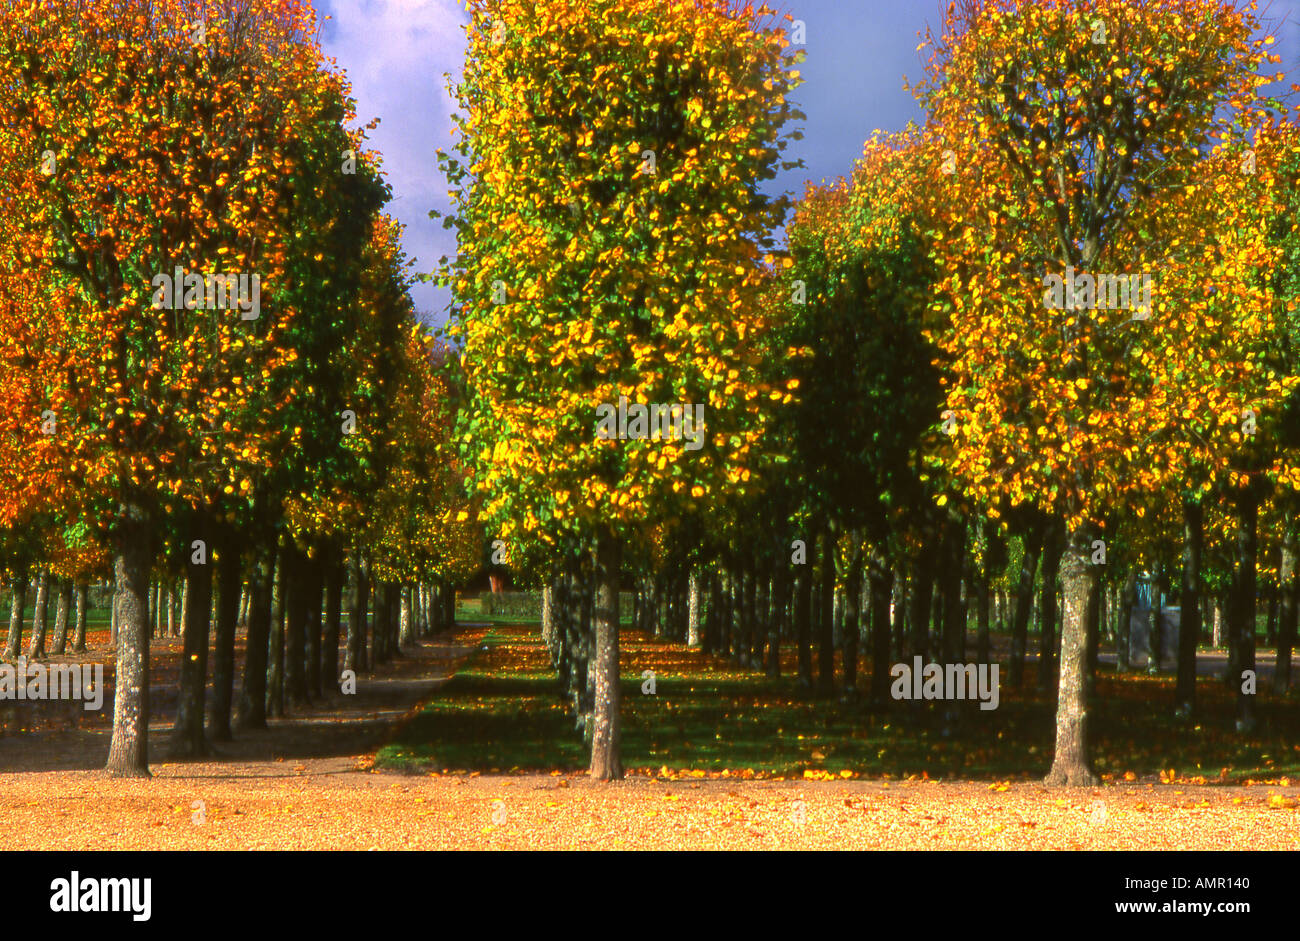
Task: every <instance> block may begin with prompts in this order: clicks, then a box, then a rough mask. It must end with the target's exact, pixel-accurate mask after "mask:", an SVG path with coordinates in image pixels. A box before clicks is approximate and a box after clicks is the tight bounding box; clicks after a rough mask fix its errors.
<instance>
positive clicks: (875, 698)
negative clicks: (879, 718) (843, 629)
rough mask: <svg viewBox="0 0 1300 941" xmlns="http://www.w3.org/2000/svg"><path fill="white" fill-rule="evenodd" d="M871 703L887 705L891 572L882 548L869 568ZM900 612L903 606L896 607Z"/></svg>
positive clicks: (892, 580) (891, 593) (892, 573)
mask: <svg viewBox="0 0 1300 941" xmlns="http://www.w3.org/2000/svg"><path fill="white" fill-rule="evenodd" d="M868 577H869V579H870V582H871V604H870V606H869V608H868V610H869V611H870V616H871V701H872V702H873V703H874V704H875V705H876V706H878V707H879V706H885V705H887V704H888V703H889V680H890V676H889V666H890V664H889V633H890V623H889V606H890V601H891V599H892V598H893V593H894V570H893V568H892V567H891V566H890V564H889V559H888V557H887V556H886V554H885V552H884V551H883V550H882V549H879V548H876V549H872V552H871V567H870V569H869V572H868ZM898 607H899V609H900V611H901V609H902V605H899V606H898Z"/></svg>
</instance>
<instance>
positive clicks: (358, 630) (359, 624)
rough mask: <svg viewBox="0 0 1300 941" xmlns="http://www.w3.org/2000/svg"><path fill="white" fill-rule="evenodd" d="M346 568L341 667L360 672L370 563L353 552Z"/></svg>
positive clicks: (362, 662) (364, 649)
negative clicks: (345, 643)
mask: <svg viewBox="0 0 1300 941" xmlns="http://www.w3.org/2000/svg"><path fill="white" fill-rule="evenodd" d="M348 568H349V575H350V576H351V584H350V586H349V591H348V647H347V652H346V653H345V654H344V656H343V669H344V670H352V671H354V672H356V673H361V672H362V671H363V670H365V669H366V617H367V615H368V613H369V607H370V564H369V563H368V562H367V561H366V560H364V559H361V558H360V557H359V555H358V554H357V553H356V552H353V553H352V556H351V558H350V559H349V561H348ZM335 682H337V679H336V680H335Z"/></svg>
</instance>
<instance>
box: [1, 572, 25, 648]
mask: <svg viewBox="0 0 1300 941" xmlns="http://www.w3.org/2000/svg"><path fill="white" fill-rule="evenodd" d="M9 584H10V591H11V595H12V600H11V602H10V607H9V637H8V639H7V640H6V642H5V659H7V660H16V659H18V654H19V653H21V652H22V649H23V618H24V617H25V616H26V611H27V569H26V568H25V567H24V568H22V569H20V570H19V572H18V574H17V575H15V576H14V577H13V580H12V581H11V582H10V583H9Z"/></svg>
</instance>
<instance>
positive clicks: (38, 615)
mask: <svg viewBox="0 0 1300 941" xmlns="http://www.w3.org/2000/svg"><path fill="white" fill-rule="evenodd" d="M49 609H50V571H49V569H43V570H42V571H41V574H40V576H39V577H38V578H37V580H36V609H35V610H34V611H33V612H32V642H31V643H30V644H28V645H27V659H28V660H36V659H37V658H39V657H44V656H45V628H46V625H47V623H48V618H47V613H48V611H49Z"/></svg>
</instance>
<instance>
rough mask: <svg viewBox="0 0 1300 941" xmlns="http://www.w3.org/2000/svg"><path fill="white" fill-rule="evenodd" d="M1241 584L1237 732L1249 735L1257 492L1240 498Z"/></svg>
mask: <svg viewBox="0 0 1300 941" xmlns="http://www.w3.org/2000/svg"><path fill="white" fill-rule="evenodd" d="M1237 520H1238V528H1237V585H1236V591H1235V592H1234V594H1235V595H1236V605H1235V607H1236V609H1237V617H1236V624H1235V625H1233V627H1234V628H1235V630H1234V631H1233V633H1234V634H1235V635H1236V639H1237V656H1236V676H1235V677H1234V679H1233V681H1234V682H1235V683H1236V684H1237V731H1238V732H1249V731H1251V730H1252V729H1254V728H1255V695H1254V692H1253V691H1252V692H1246V691H1245V689H1243V687H1244V686H1245V683H1244V681H1243V679H1242V675H1243V674H1244V673H1245V672H1246V671H1247V670H1249V671H1251V672H1254V671H1255V588H1256V581H1255V578H1256V576H1255V560H1256V558H1257V556H1258V535H1257V528H1258V525H1259V502H1258V497H1257V496H1256V495H1255V492H1254V491H1253V490H1250V489H1243V490H1241V491H1240V492H1239V494H1238V496H1237Z"/></svg>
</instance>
